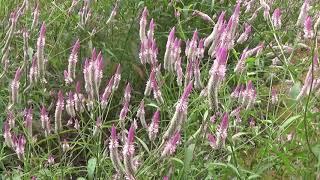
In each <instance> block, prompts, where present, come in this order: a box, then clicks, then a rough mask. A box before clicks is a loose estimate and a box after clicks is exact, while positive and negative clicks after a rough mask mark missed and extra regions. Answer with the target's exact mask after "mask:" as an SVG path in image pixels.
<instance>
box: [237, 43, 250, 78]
mask: <svg viewBox="0 0 320 180" xmlns="http://www.w3.org/2000/svg"><path fill="white" fill-rule="evenodd" d="M247 51H248V48H245V49H244V50H243V52H242V55H241V57H240V59H239V61H238V63H237V65H236V67H235V68H234V72H236V73H239V74H241V73H243V71H244V70H245V67H246V64H245V63H246V60H247V58H248V53H247Z"/></svg>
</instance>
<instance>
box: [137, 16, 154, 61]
mask: <svg viewBox="0 0 320 180" xmlns="http://www.w3.org/2000/svg"><path fill="white" fill-rule="evenodd" d="M154 27H155V23H154V21H153V19H151V21H150V24H149V30H148V32H147V37H146V39H144V40H143V41H141V44H140V53H139V59H140V62H141V64H146V63H149V64H151V65H155V64H156V63H157V61H158V60H157V55H158V48H157V44H156V40H155V39H154Z"/></svg>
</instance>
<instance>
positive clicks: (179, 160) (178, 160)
mask: <svg viewBox="0 0 320 180" xmlns="http://www.w3.org/2000/svg"><path fill="white" fill-rule="evenodd" d="M171 160H172V161H175V162H177V163H179V164H181V165H182V166H183V165H184V163H183V161H181V159H178V158H175V157H172V158H171Z"/></svg>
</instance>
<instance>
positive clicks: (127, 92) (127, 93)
mask: <svg viewBox="0 0 320 180" xmlns="http://www.w3.org/2000/svg"><path fill="white" fill-rule="evenodd" d="M130 99H131V85H130V83H129V82H128V84H127V86H126V89H125V92H124V101H125V102H130Z"/></svg>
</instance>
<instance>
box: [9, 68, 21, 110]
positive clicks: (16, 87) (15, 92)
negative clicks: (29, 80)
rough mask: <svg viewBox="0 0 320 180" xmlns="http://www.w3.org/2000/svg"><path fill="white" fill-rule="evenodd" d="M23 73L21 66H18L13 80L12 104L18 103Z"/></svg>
mask: <svg viewBox="0 0 320 180" xmlns="http://www.w3.org/2000/svg"><path fill="white" fill-rule="evenodd" d="M21 73H22V71H21V68H18V69H17V70H16V73H15V76H14V79H13V80H12V82H11V103H12V105H15V104H17V103H18V99H19V87H20V78H21Z"/></svg>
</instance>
